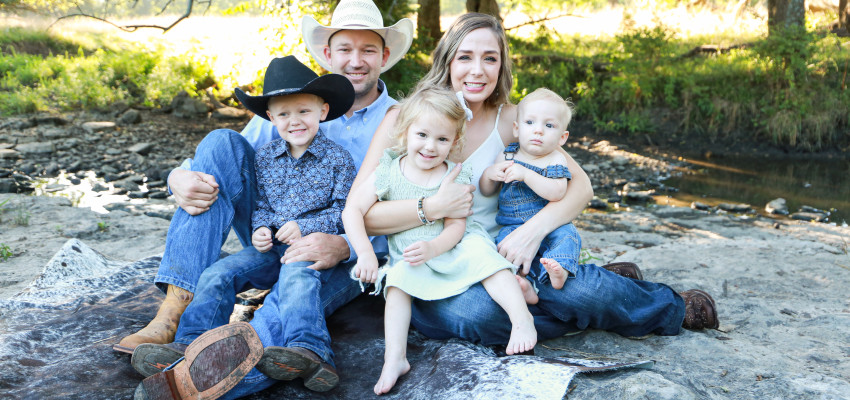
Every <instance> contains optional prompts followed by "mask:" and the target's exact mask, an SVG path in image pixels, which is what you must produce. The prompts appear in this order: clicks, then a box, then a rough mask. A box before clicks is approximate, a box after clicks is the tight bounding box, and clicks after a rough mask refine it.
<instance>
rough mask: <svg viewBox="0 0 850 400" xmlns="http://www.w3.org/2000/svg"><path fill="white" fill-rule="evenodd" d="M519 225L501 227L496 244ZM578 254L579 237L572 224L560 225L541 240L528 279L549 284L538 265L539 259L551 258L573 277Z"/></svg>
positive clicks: (545, 274) (546, 273) (544, 273)
mask: <svg viewBox="0 0 850 400" xmlns="http://www.w3.org/2000/svg"><path fill="white" fill-rule="evenodd" d="M521 225H522V224H519V225H507V226H503V227H502V229H500V230H499V235H498V236H496V243H500V242H501V241H502V240H503V239H504V238H505V237H507V236H508V234H510V233H511V232H513V231H514V230H515V229H516V228H518V227H520V226H521ZM580 254H581V236H579V234H578V230H576V226H575V225H573V224H572V223H569V224H566V225H562V226H560V227H559V228H558V229H555V230H554V231H552V233H550V234H548V235H546V237H545V238H543V241H542V242H541V243H540V248H539V249H538V250H537V257H535V258H534V260H533V262H532V264H531V269H530V270H529V272H528V277H529V278H531V279H534V280H536V281H537V282H539V283H541V284H548V283H549V273H548V272H547V271H546V268H543V267H542V266H541V265H540V257H544V258H551V259H553V260H555V261H557V262H558V263H559V264H561V267H563V268H564V269H565V270H567V271H569V272H570V274H571V276H575V274H576V270H577V267H578V260H579V256H580ZM538 286H540V285H538Z"/></svg>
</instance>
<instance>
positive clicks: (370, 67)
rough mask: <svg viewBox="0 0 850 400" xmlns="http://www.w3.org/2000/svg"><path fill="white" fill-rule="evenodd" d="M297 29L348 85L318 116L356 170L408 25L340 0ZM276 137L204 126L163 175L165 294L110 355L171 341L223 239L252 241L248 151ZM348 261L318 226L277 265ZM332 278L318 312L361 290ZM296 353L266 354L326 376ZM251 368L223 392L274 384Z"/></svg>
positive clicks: (379, 245) (343, 248) (360, 1)
mask: <svg viewBox="0 0 850 400" xmlns="http://www.w3.org/2000/svg"><path fill="white" fill-rule="evenodd" d="M302 33H303V35H304V40H305V43H306V44H307V48H308V50H309V51H310V54H311V55H313V57H314V58H315V59H316V61H317V62H318V63H319V64H320V65H321V66H322V67H324V68H325V69H328V70H330V71H331V72H335V73H338V74H341V75H343V76H345V77H346V78H348V79H349V81H350V82H351V83H352V85H353V86H354V89H355V99H354V103H353V105H352V107H351V108H350V109H349V110H348V112H346V113H345V115H343V116H342V117H340V118H337V119H335V120H333V121H329V122H323V123H322V124H321V129H322V131H323V132H324V133H325V135H326V137H328V138H330V139H331V140H333V141H335V142H337V143H338V144H340V145H342V146H343V147H344V148H345V149H347V150H348V151H349V152H350V153H351V155H352V157H353V159H354V162H355V165H356V167H357V168H358V169H359V167H360V164H361V163H362V161H363V158H364V157H365V154H366V151H367V149H368V147H369V143H370V142H371V139H372V135H373V134H374V133H375V131H376V130H377V127H378V125H379V124H380V122H381V120H382V119H383V117H384V114H386V111H387V109H388V108H389V107H390V106H392V105H393V104H395V103H396V101H395V100H394V99H392V98H390V97H389V95H388V90H387V88H386V86H385V85H384V83H383V81H381V80H380V79H379V76H380V73H381V72H383V71H385V70H387V69H389V68H390V67H392V66H393V65H394V64H395V63H397V62H398V61H399V60H400V59H401V58H402V57H403V56H404V54H405V53H406V52H407V50H408V49H409V48H410V44H411V42H412V36H413V23H412V22H411V21H410V20H408V19H406V18H405V19H402V20H400V21H398V22H397V23H396V24H394V25H392V26H390V27H384V26H383V22H382V18H381V14H380V11H379V10H378V8H377V7H376V6H375V5H374V3H372V2H371V1H369V0H342V1H341V2H340V3H339V5H338V6H337V8H336V9H335V11H334V14H333V17H332V20H331V24H330V25H329V26H322V25H320V24H319V23H318V22H316V20H315V19H313V18H312V17H309V16H308V17H304V19H303V20H302ZM279 137H280V136H279V135H278V134H277V130H276V129H275V127H274V126H273V125H272V124H271V123H270V122H269V121H267V120H265V119H262V118H259V117H254V118H253V119H252V120H251V122H250V123H249V124H248V126H246V127H245V129H244V130H243V131H242V133H241V134H239V133H237V132H235V131H231V130H224V129H222V130H216V131H213V132H211V133H210V134H209V135H207V137H205V138H204V140H203V141H202V142H201V143H200V144H199V145H198V148H197V150H196V153H195V159H194V160H186V161H185V162H184V163H183V165H181V167H180V168H177V169H175V170H174V171H172V173H171V174H170V175H169V178H168V184H169V189H170V190H171V191H172V192H173V193H174V197H175V200H176V202H177V204H178V205H179V206H180V208H179V209H178V210H177V212H176V213H175V214H174V217H173V218H172V221H171V225H170V226H169V231H168V236H167V239H166V249H165V253H164V254H163V258H162V261H161V264H160V268H159V271H158V273H157V276H156V278H155V282H156V284H157V285H158V286H159V287H160V288H161V289H163V290H167V295H166V299H165V301H164V302H163V304H162V306H161V307H160V309H159V311H158V313H157V316H156V317H155V318H154V320H153V321H152V322H151V323H150V324H149V325H148V326H146V327H145V328H144V329H142V330H141V331H139V332H138V333H136V334H133V335H130V336H128V337H125V338H124V339H123V340H122V341H121V342H120V343H118V344H117V345H115V346H114V347H113V348H114V349H115V350H116V351H123V352H133V350H134V349H135V348H136V346H138V345H139V344H143V343H153V344H168V343H171V342H172V341H173V339H174V333H175V331H176V328H177V323H178V321H179V319H180V316H181V315H182V313H183V311H184V310H185V308H186V306H187V305H188V303H189V302H190V301H191V299H192V297H193V293H194V291H195V289H196V285H197V283H198V278H199V276H200V275H201V273H202V272H203V271H204V269H206V268H207V267H209V266H210V265H212V264H213V263H214V262H215V261H217V260H218V258H219V252H220V248H221V244H222V243H223V242H224V240H225V239H226V237H227V234H228V233H229V230H230V229H231V227H232V228H233V229H234V231H235V232H236V233H237V236H239V238H240V241H241V242H242V243H243V245H245V246H248V245H250V243H251V242H250V237H251V228H250V225H251V212H252V211H253V208H254V203H255V201H256V176H254V171H253V162H254V150H255V149H257V148H259V147H260V146H262V145H264V144H266V143H268V142H270V141H272V140H274V139H278V138H279ZM373 245H374V246H375V249H376V251H380V250H381V249H383V251H384V252H385V251H386V242H385V240H383V237H379V238H375V239H374V240H373ZM353 257H356V255H355V253H354V252H353V251H351V248H350V245H349V244H348V243H347V239H346V238H345V237H344V235H343V236H338V235H330V234H324V233H318V232H316V233H313V234H310V235H307V236H305V237H303V238H301V239H300V240H298V241H296V242H294V243H293V244H292V245H291V246H290V247H289V248H288V249H287V251H286V253H285V254H284V256H283V261H284V262H286V263H294V262H302V261H306V262H308V265H309V263H312V265H310V266H309V268H311V269H314V270H325V269H329V268H344V269H346V270H348V269H350V268H351V267H353V265H354V263H355V262H356V259H354V258H353ZM334 275H335V276H336V275H337V274H334ZM339 276H345V279H339V280H338V281H332V282H323V289H322V305H323V307H324V310H325V315H329V314H330V313H332V312H333V311H334V310H336V309H337V308H339V307H341V306H342V305H344V304H346V303H347V302H348V301H350V300H352V299H353V298H354V297H356V296H357V295H358V294H359V293H360V289H359V285H358V284H357V282H356V281H353V280H351V279H348V278H347V273H346V274H339ZM148 347H150V346H148ZM296 348H297V347H296ZM160 350H163V351H161V352H160V353H163V354H166V356H167V357H174V356H175V355H177V356H179V355H180V354H181V353H182V349H180V348H172V350H174V351H173V352H171V353H169V352H168V351H166V350H164V349H160ZM299 352H300V350H299V351H294V352H293V351H288V352H284V353H285V355H286V356H287V357H289V358H288V359H286V360H284V361H285V362H284V363H280V362H277V361H278V360H272V362H271V363H269V364H272V365H278V364H281V365H284V366H286V363H289V362H291V363H292V364H293V365H290V366H289V367H294V364H297V363H303V365H302V366H299V367H298V368H300V369H301V373H299V374H297V375H295V376H292V377H289V376H287V374H283V376H286V378H287V379H293V378H295V377H302V378H304V379H305V383H308V382H307V381H308V380H310V379H312V378H313V375H314V374H315V373H317V371H322V372H323V373H324V372H327V371H325V370H323V369H322V368H323V365H324V364H326V362H325V361H327V360H325V359H324V358H325V357H327V355H325V354H323V355H316V354H301V357H300V358H299V357H295V356H296V355H298V354H297V353H299ZM293 353H296V354H295V355H293ZM135 357H136V355H135V354H134V358H135ZM293 357H294V358H293ZM134 364H135V363H134ZM154 364H156V363H154ZM261 364H262V363H261ZM134 366H135V365H134ZM298 368H295V369H298ZM290 369H292V368H290ZM255 374H256V371H254V372H252V373H251V374H249V375H248V376H247V377H245V379H243V380H242V382H240V383H239V384H238V385H237V386H236V387H235V388H234V389H233V390H231V391H230V392H228V394H227V396H228V397H229V396H231V395H233V396H243V395H246V394H248V393H254V392H256V391H259V390H262V389H264V388H266V387H268V386H270V385H271V384H273V383H274V380H272V379H270V378H269V376H268V375H264V374H256V376H255ZM225 375H226V374H225ZM225 375H222V376H225ZM269 375H273V374H269ZM334 375H335V372H334ZM322 379H324V377H323V378H322ZM319 383H320V384H317V385H315V386H316V387H319V388H321V389H324V390H327V389H330V388H331V387H333V385H327V384H325V383H324V382H319ZM333 384H334V385H335V382H334V383H333ZM307 386H308V387H310V385H307Z"/></svg>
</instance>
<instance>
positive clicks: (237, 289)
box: [174, 245, 309, 345]
mask: <svg viewBox="0 0 850 400" xmlns="http://www.w3.org/2000/svg"><path fill="white" fill-rule="evenodd" d="M286 247H287V246H285V245H280V246H274V247H273V248H272V249H271V250H269V251H267V252H265V253H260V252H259V251H257V249H255V248H254V246H248V247H246V248H244V249H242V251H240V252H238V253H236V254H232V255H229V256H227V257H225V258H222V259H220V260H218V261H216V262H215V263H214V264H213V265H211V266H210V267H209V268H207V269H206V270H204V272H203V273H202V274H201V278H200V280H199V281H198V285H197V286H196V287H195V297H194V298H193V299H192V302H191V303H189V306H188V307H186V310H185V311H183V316H181V317H180V324H179V325H178V326H177V334H176V335H175V337H174V342H176V343H183V344H187V345H188V344H189V343H192V341H193V340H195V339H196V338H197V337H198V336H200V335H201V334H202V333H204V332H206V331H208V330H210V329H213V328H217V327H219V326H223V325H227V324H228V323H229V322H230V314H232V313H233V306H234V305H235V304H236V295H237V294H238V293H241V292H244V291H246V290H248V289H252V288H256V289H269V288H271V287H272V286H273V285H274V284H275V283H276V282H277V281H278V277H279V275H280V271H281V265H280V257H281V255H283V252H284V251H285V250H286ZM308 265H309V264H308Z"/></svg>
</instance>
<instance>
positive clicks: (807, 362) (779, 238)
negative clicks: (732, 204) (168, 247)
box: [0, 195, 850, 399]
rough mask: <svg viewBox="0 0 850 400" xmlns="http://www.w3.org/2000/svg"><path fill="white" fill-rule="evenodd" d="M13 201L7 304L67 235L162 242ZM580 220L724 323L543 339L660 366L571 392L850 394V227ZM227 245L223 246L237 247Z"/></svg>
mask: <svg viewBox="0 0 850 400" xmlns="http://www.w3.org/2000/svg"><path fill="white" fill-rule="evenodd" d="M6 199H10V200H9V202H7V203H6V205H5V206H4V211H3V212H2V215H0V232H2V233H0V247H2V246H3V245H5V246H8V251H11V252H12V253H13V254H12V256H11V257H10V258H8V259H7V260H5V261H2V259H0V286H2V287H0V298H8V297H9V296H10V295H12V294H14V293H16V292H17V291H19V290H20V289H22V288H23V287H25V286H26V285H27V284H28V283H29V282H30V281H31V280H32V278H33V277H34V276H36V275H37V274H39V273H40V272H41V269H42V268H43V266H44V265H45V263H46V262H47V261H48V260H49V259H50V257H51V256H52V255H53V254H54V253H55V252H56V251H57V250H58V249H59V248H60V247H61V246H62V244H63V243H64V242H65V241H66V240H67V239H68V238H70V237H76V238H79V239H81V240H83V241H84V242H85V243H86V244H88V245H90V246H91V247H93V248H94V249H96V250H98V251H100V252H102V253H103V254H105V255H107V256H110V257H113V258H116V259H122V260H137V259H140V258H143V257H145V256H149V255H156V254H159V253H161V252H162V250H163V246H164V243H165V234H166V230H167V221H165V220H163V219H159V218H154V217H148V216H144V215H131V214H129V213H126V212H120V211H113V212H110V213H108V214H98V213H95V212H92V211H90V210H87V209H82V208H75V207H71V205H70V201H68V200H67V199H63V198H48V197H22V196H16V195H0V202H3V201H5V200H6ZM22 216H23V217H28V220H27V221H26V223H27V224H26V225H23V224H21V222H24V221H22V220H20V218H22ZM577 226H578V227H579V230H580V232H581V234H582V237H583V241H584V246H585V247H586V248H587V249H589V250H590V252H591V254H592V255H593V256H595V257H598V258H599V259H598V260H596V261H595V262H597V263H599V264H602V263H605V262H611V261H634V262H637V263H638V264H639V265H640V266H641V267H642V269H643V272H644V277H645V278H646V279H648V280H653V281H658V282H664V283H667V284H669V285H670V286H672V287H673V288H674V289H676V290H679V291H681V290H686V289H690V288H700V289H703V290H706V291H708V292H709V293H711V294H713V295H714V297H715V299H716V301H717V305H718V309H719V314H720V318H721V326H720V329H719V330H710V331H683V332H682V333H681V334H680V335H678V336H674V337H660V336H655V337H650V338H647V339H644V340H632V339H627V338H624V337H620V336H618V335H616V334H611V333H607V332H601V331H591V332H585V333H582V334H579V335H575V336H569V337H564V338H559V339H555V340H549V341H546V342H543V343H541V345H540V347H538V349H539V351H540V352H541V353H544V354H548V355H565V356H571V357H583V358H599V359H608V358H615V359H620V360H623V359H647V358H648V359H652V360H655V361H656V364H655V366H654V367H653V368H652V369H649V370H624V371H617V372H609V373H600V374H592V375H579V376H577V377H576V378H575V379H574V380H573V386H572V389H571V391H570V394H569V397H570V398H593V399H607V398H635V399H637V398H651V399H689V398H693V399H702V398H718V399H725V398H735V399H740V398H757V399H762V398H783V399H784V398H805V399H807V398H814V399H846V398H850V383H848V382H850V344H848V343H850V329H848V326H850V295H848V294H847V289H848V288H850V254H848V247H850V228H847V227H840V226H831V225H827V224H812V223H803V222H797V221H790V220H783V221H775V220H771V219H767V218H764V217H758V218H753V217H751V216H750V217H744V216H735V215H730V214H723V215H717V214H708V213H704V212H699V211H695V210H691V209H688V208H674V207H650V208H646V209H643V208H639V209H631V210H630V211H627V212H617V213H608V214H603V213H586V214H584V215H582V216H581V217H580V218H579V220H578V221H577ZM233 239H234V238H233V237H231V240H230V241H229V242H228V245H227V246H228V247H229V248H230V249H237V248H238V242H235V241H234V240H233Z"/></svg>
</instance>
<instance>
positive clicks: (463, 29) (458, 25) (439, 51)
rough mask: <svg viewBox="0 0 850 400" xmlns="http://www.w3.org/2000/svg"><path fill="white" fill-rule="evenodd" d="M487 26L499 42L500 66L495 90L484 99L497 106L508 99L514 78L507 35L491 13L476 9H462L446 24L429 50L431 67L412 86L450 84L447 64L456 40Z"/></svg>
mask: <svg viewBox="0 0 850 400" xmlns="http://www.w3.org/2000/svg"><path fill="white" fill-rule="evenodd" d="M480 28H487V29H489V30H490V31H491V32H493V35H495V36H496V41H498V42H499V47H500V49H499V51H500V54H499V56H500V57H501V61H502V63H501V66H500V67H499V80H498V82H497V83H496V90H494V91H493V93H491V94H490V97H488V98H487V100H486V103H487V104H489V105H491V106H498V105H500V104H504V103H507V102H508V101H509V97H510V93H511V89H512V88H513V86H514V79H513V76H511V56H510V52H509V50H508V38H507V37H506V36H505V30H504V28H502V24H500V23H499V21H498V20H497V19H496V18H495V17H493V16H492V15H487V14H480V13H466V14H463V15H461V16H460V17H458V18H457V19H456V20H455V21H454V22H453V23H452V26H451V27H449V30H447V31H446V33H444V34H443V37H441V38H440V42H439V43H437V47H436V48H435V49H434V52H433V53H431V61H432V64H431V69H430V70H428V73H427V74H426V75H425V77H423V78H422V79H421V80H420V81H419V83H418V84H417V85H416V89H417V90H419V89H420V88H426V87H433V86H440V87H447V88H451V87H452V82H451V76H449V70H450V65H451V63H452V60H453V59H454V57H455V54H456V53H457V49H458V47H460V42H462V41H463V39H464V38H465V37H466V35H468V34H469V32H472V31H474V30H476V29H480Z"/></svg>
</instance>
